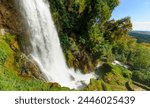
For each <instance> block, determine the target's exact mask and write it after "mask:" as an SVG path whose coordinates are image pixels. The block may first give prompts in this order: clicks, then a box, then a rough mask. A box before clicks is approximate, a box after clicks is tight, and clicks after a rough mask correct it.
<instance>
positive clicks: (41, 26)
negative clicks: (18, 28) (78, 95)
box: [17, 0, 94, 88]
mask: <svg viewBox="0 0 150 108" xmlns="http://www.w3.org/2000/svg"><path fill="white" fill-rule="evenodd" d="M17 3H18V6H19V7H20V11H21V13H22V15H23V17H24V19H25V23H26V25H27V29H28V32H29V35H30V43H31V47H32V53H31V55H32V57H33V58H34V60H35V61H36V62H37V63H38V65H39V67H40V69H41V70H42V72H43V73H44V74H45V75H46V76H47V78H48V81H49V82H57V83H59V84H60V85H62V86H67V87H70V88H79V87H81V86H83V83H85V84H88V83H89V81H90V78H92V77H94V74H87V75H83V74H82V73H80V72H79V71H78V72H74V71H73V69H72V70H71V69H69V68H68V67H67V65H66V63H65V59H64V55H63V52H62V50H61V46H60V42H59V37H58V34H57V31H56V28H55V25H54V22H53V20H52V17H51V13H50V10H49V3H48V0H19V1H18V2H17Z"/></svg>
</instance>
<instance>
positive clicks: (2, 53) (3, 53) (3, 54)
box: [0, 48, 7, 64]
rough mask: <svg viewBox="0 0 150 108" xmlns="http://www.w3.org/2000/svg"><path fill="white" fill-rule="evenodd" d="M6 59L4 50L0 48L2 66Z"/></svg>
mask: <svg viewBox="0 0 150 108" xmlns="http://www.w3.org/2000/svg"><path fill="white" fill-rule="evenodd" d="M6 59H7V53H6V52H5V50H3V49H1V48H0V64H4V63H5V62H6Z"/></svg>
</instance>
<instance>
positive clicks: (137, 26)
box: [133, 21, 150, 31]
mask: <svg viewBox="0 0 150 108" xmlns="http://www.w3.org/2000/svg"><path fill="white" fill-rule="evenodd" d="M133 30H144V31H150V21H149V22H133Z"/></svg>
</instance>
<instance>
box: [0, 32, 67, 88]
mask: <svg viewBox="0 0 150 108" xmlns="http://www.w3.org/2000/svg"><path fill="white" fill-rule="evenodd" d="M14 43H15V46H16V47H17V48H15V47H14V46H13V45H14ZM12 46H13V47H12ZM15 49H18V45H17V44H16V42H15V36H12V35H10V34H6V35H4V36H0V90H1V91H14V90H15V91H51V90H52V91H61V90H62V91H66V90H69V88H66V87H60V86H59V85H58V84H54V83H46V82H43V81H40V80H38V79H35V78H33V77H23V76H21V75H20V68H19V67H18V66H16V65H15V64H17V63H15V62H16V60H15V55H16V54H17V52H16V50H15Z"/></svg>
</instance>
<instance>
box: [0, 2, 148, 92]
mask: <svg viewBox="0 0 150 108" xmlns="http://www.w3.org/2000/svg"><path fill="white" fill-rule="evenodd" d="M14 1H15V0H14ZM48 1H49V2H43V0H40V2H39V3H42V4H43V6H47V7H48V5H47V4H48V3H49V5H50V11H51V12H49V10H48V11H42V13H41V14H40V10H39V11H38V12H37V10H33V11H34V12H35V14H33V15H37V16H38V17H40V18H42V19H40V18H38V17H37V16H36V17H32V18H31V17H29V18H28V19H29V20H30V21H31V23H28V25H29V27H31V28H29V27H26V26H27V25H26V24H24V23H25V20H24V19H26V17H27V15H28V14H27V13H28V12H29V15H31V14H30V12H32V11H31V10H30V9H28V11H21V10H19V9H20V8H15V7H16V5H14V4H13V3H11V2H12V1H6V0H2V2H1V4H0V6H1V7H0V18H1V20H0V90H31V91H38V90H40V91H42V90H43V91H47V90H48V91H50V90H71V89H70V88H68V87H62V86H61V85H60V84H58V82H57V81H55V80H53V78H54V77H52V75H51V72H50V73H49V76H50V79H51V81H50V80H48V79H47V77H49V76H46V75H45V74H44V72H43V70H45V68H44V69H43V68H40V66H39V65H38V63H39V62H40V61H38V63H37V62H36V60H35V59H34V58H33V56H31V53H32V50H33V49H32V46H31V44H34V45H35V42H36V47H34V49H37V50H36V54H37V56H38V57H39V58H40V57H41V58H40V59H41V60H42V61H43V62H40V63H39V64H40V65H43V64H44V65H47V67H50V64H51V62H54V59H52V58H53V57H50V56H51V52H52V51H51V49H50V48H51V47H52V46H51V44H52V42H51V41H53V42H55V41H54V39H55V37H51V39H50V40H51V41H49V40H48V39H49V37H50V36H49V34H48V33H49V32H50V31H52V30H53V29H55V27H54V26H52V27H51V28H50V29H48V28H49V27H47V26H49V23H51V24H55V26H56V28H57V31H58V35H56V34H57V33H54V32H53V33H52V36H55V35H56V36H57V37H58V40H60V42H59V43H58V44H59V46H61V48H62V51H63V54H64V55H63V54H62V55H61V56H63V57H64V61H65V63H66V64H67V66H68V67H67V69H69V68H71V69H72V68H73V69H74V70H80V71H81V72H82V73H81V74H83V75H85V74H86V75H88V74H90V73H91V72H93V73H94V74H96V78H95V79H94V78H91V79H90V80H89V82H90V83H89V84H85V83H84V79H83V77H82V78H80V79H79V82H78V83H81V84H82V85H81V86H80V88H79V89H78V90H87V91H102V90H105V91H115V90H116V91H118V90H120V91H126V90H129V91H133V90H150V44H149V43H137V41H136V39H135V38H133V37H131V36H129V33H132V35H133V34H135V35H137V36H141V34H142V35H144V36H142V38H140V39H139V40H140V42H141V41H142V42H145V41H146V40H149V39H147V38H143V37H147V36H149V33H145V32H144V33H143V32H136V33H134V32H131V30H132V22H131V20H130V17H125V18H123V19H120V20H110V18H111V14H112V12H113V10H114V9H115V7H117V6H118V5H119V0H94V1H93V0H81V1H79V0H64V1H62V0H48ZM26 2H28V3H29V4H30V2H31V1H26ZM36 2H38V1H36ZM21 3H22V2H20V4H21ZM33 4H34V3H33ZM18 5H19V4H18ZM24 5H26V6H25V7H26V8H28V7H29V5H27V4H26V3H24V4H22V5H21V6H24ZM30 6H31V5H30ZM35 6H39V5H35ZM2 7H3V8H2ZM31 7H32V6H31ZM47 7H46V9H49V7H48V8H47ZM32 9H35V8H32ZM38 9H40V8H38ZM24 10H25V9H24ZM29 10H30V11H29ZM19 12H20V13H22V14H23V13H24V14H25V15H24V18H22V17H21V16H20V14H19ZM36 12H37V13H36ZM45 12H47V13H45ZM5 13H7V14H5ZM43 13H44V14H43ZM49 13H51V14H52V18H53V21H54V23H53V21H50V20H49V19H50V18H51V17H50V16H48V17H45V16H44V15H47V14H49ZM11 18H12V19H11ZM34 18H35V19H34ZM36 18H37V19H38V20H37V19H36ZM31 19H32V20H31ZM12 20H13V21H12ZM19 20H21V21H23V22H24V23H22V22H20V21H19ZM34 20H35V21H34ZM42 20H44V21H43V22H40V21H42ZM47 20H48V21H47ZM32 22H36V23H37V24H38V26H35V25H34V26H33V25H31V24H32ZM33 24H35V23H33ZM30 25H31V26H30ZM44 25H45V26H44ZM20 26H21V27H20ZM40 26H42V28H41V27H40ZM36 27H38V28H39V29H38V30H37V29H36ZM23 28H26V29H27V31H30V30H31V32H29V33H28V32H27V31H26V29H23ZM34 28H35V29H34ZM46 29H47V30H48V31H44V30H46ZM37 33H39V34H40V35H39V34H37ZM32 34H36V35H34V36H32V39H33V40H34V38H36V39H35V40H37V39H38V41H32V40H31V37H30V36H31V35H32ZM45 34H46V37H47V38H44V41H43V42H41V40H42V39H43V38H40V36H41V37H42V36H43V37H44V36H45ZM54 34H55V35H54ZM143 39H144V40H143ZM32 42H33V43H32ZM47 42H48V43H49V44H48V45H47V44H46V43H47ZM146 42H147V41H146ZM38 46H40V47H42V48H41V49H40V48H39V47H38ZM30 47H31V49H30ZM42 49H46V51H48V52H49V54H48V53H45V52H43V51H42ZM52 49H53V50H54V52H55V50H58V47H56V44H55V43H53V48H52ZM60 50H61V49H60ZM43 53H44V54H43ZM55 54H56V53H54V55H55ZM60 54H61V53H60ZM41 55H42V56H41ZM34 57H36V56H34ZM57 57H58V58H59V55H58V56H57ZM44 58H45V59H44ZM48 59H50V60H49V61H48V62H45V61H46V60H48ZM38 60H39V59H38ZM59 60H60V59H58V61H59ZM54 63H55V62H54ZM60 63H62V62H61V60H60ZM55 65H56V66H57V65H58V62H57V63H55ZM60 66H61V65H58V66H57V67H56V69H55V70H53V69H52V71H53V75H54V76H55V77H56V78H57V79H59V78H58V77H61V78H66V77H68V74H67V75H66V74H61V75H62V76H61V75H60V74H56V73H57V72H55V71H57V68H58V69H59V68H60ZM52 68H53V65H52ZM50 71H51V69H50ZM47 72H49V70H48V71H47ZM62 73H63V71H62ZM76 73H77V72H76ZM51 77H52V78H51ZM69 79H70V82H68V83H72V82H73V81H74V80H75V78H74V77H72V76H69ZM52 81H53V82H55V83H52ZM62 83H63V82H62Z"/></svg>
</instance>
